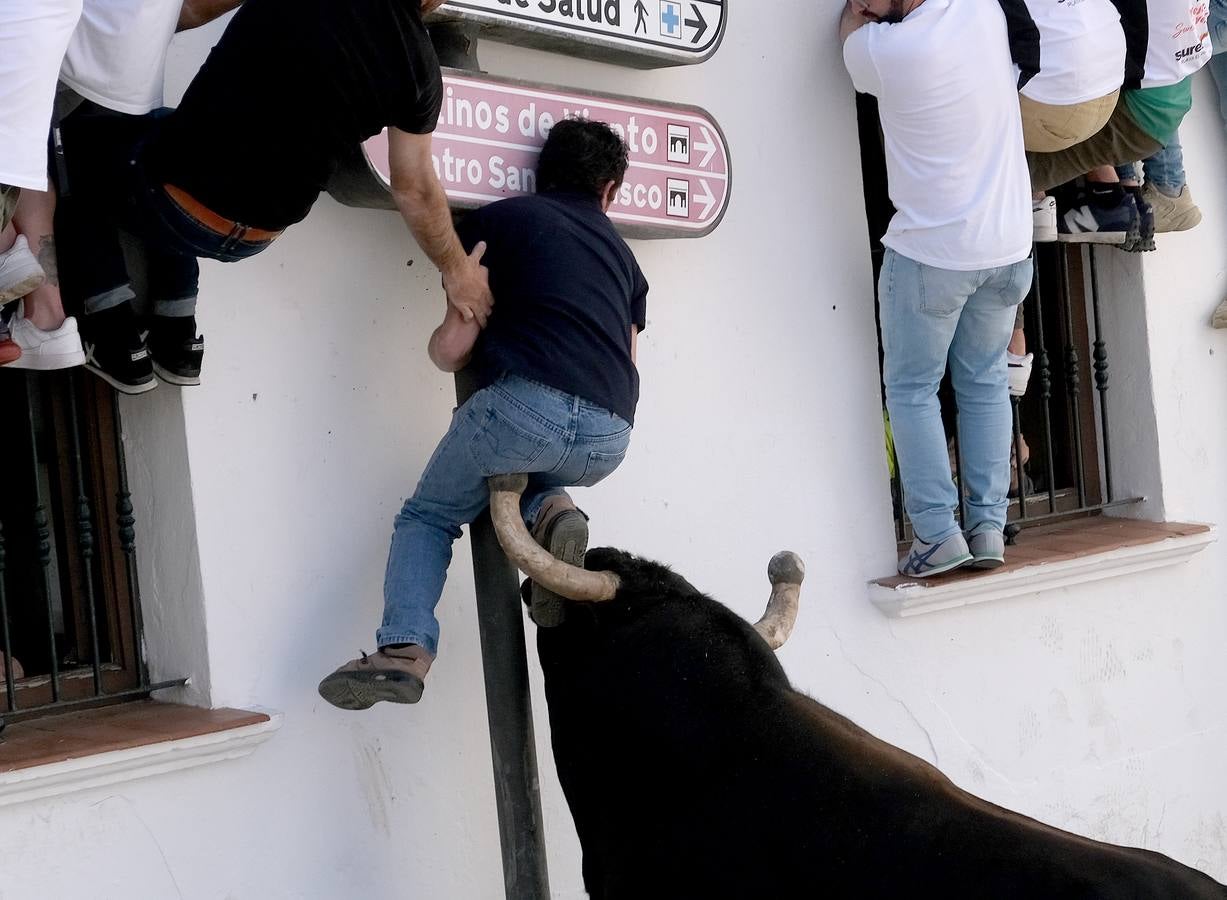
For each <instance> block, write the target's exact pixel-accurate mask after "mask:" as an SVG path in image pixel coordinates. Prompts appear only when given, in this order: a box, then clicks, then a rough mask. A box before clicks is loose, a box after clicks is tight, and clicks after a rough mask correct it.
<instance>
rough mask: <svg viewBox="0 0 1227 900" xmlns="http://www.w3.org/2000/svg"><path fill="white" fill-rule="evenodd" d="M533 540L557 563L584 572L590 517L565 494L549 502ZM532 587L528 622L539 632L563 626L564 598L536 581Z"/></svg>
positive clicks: (538, 523) (535, 529) (542, 513)
mask: <svg viewBox="0 0 1227 900" xmlns="http://www.w3.org/2000/svg"><path fill="white" fill-rule="evenodd" d="M533 537H534V538H535V539H536V541H537V543H538V544H540V545H541V546H542V547H544V548H545V549H546V550H548V551H550V555H551V556H553V557H554V558H555V559H561V560H562V561H563V562H565V563H570V564H571V565H573V566H578V567H579V568H581V569H582V568H583V567H584V554H585V553H586V552H587V551H588V517H587V516H585V515H584V514H583V513H582V512H580V511H579V510H578V509H576V508H575V504H574V503H572V502H571V498H570V497H568V496H567V495H566V494H558V495H556V497H551V498H550V500H548V501H546V505H545V506H544V507H542V510H541V514H540V517H539V519H538V522H537V525H536V527H534V528H533ZM532 584H533V589H532V593H531V595H530V597H529V607H528V615H529V618H531V619H532V620H533V621H534V622H536V623H537V627H538V628H556V627H557V626H559V625H561V624H562V620H563V606H562V603H563V598H562V597H560V596H558V595H557V594H555V593H554V592H553V591H551V590H547V589H546V588H543V587H542V586H541V585H539V584H537V582H535V581H534V582H533V583H532Z"/></svg>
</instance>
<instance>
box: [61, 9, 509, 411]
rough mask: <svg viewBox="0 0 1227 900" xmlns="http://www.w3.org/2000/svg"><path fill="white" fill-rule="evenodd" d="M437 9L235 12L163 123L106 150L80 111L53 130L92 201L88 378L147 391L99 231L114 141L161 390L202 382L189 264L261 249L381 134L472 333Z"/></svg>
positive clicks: (482, 283)
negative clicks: (143, 273)
mask: <svg viewBox="0 0 1227 900" xmlns="http://www.w3.org/2000/svg"><path fill="white" fill-rule="evenodd" d="M440 2H441V0H247V2H246V3H244V4H243V6H242V7H241V8H240V9H239V11H238V13H237V14H236V15H235V17H234V19H233V20H232V21H231V22H230V24H229V25H228V27H227V28H226V31H225V33H224V34H223V35H222V38H221V40H220V42H219V43H218V44H217V46H216V47H214V48H213V51H212V52H211V53H210V54H209V58H208V59H207V60H206V61H205V64H204V66H203V67H202V68H201V70H200V72H199V73H198V74H197V75H196V77H195V78H194V79H193V81H192V84H191V86H190V87H189V88H188V91H187V93H186V95H185V96H184V98H183V102H182V103H181V104H180V106H179V108H178V109H177V110H175V111H174V112H173V113H170V114H169V115H166V116H164V117H161V118H156V119H154V120H153V121H152V124H151V125H148V123H147V127H145V128H143V129H138V132H140V133H138V134H136V135H132V134H131V133H130V132H131V129H130V126H125V127H127V128H128V132H129V133H128V134H126V135H119V136H117V137H115V138H114V139H111V138H110V137H109V136H108V131H107V129H110V135H114V134H115V124H114V123H113V122H111V123H107V122H106V121H105V117H99V116H98V115H96V113H97V111H96V110H92V109H90V108H88V107H87V108H86V109H84V110H83V111H81V112H80V114H74V115H73V116H71V117H69V119H68V120H66V121H65V123H64V125H63V135H64V143H65V152H66V154H67V155H68V159H69V177H70V181H72V180H73V176H74V166H75V167H77V169H78V170H79V171H80V172H83V174H84V177H83V178H81V179H79V180H80V182H81V183H82V184H83V189H84V190H85V191H86V193H87V194H88V195H91V196H92V199H93V201H94V202H93V203H92V204H89V208H90V210H91V212H93V213H94V216H92V217H91V216H86V217H84V218H85V224H84V225H83V226H82V227H83V228H85V229H87V230H86V231H85V232H84V233H81V232H80V231H79V230H78V233H77V234H76V235H75V237H76V240H75V241H73V247H72V250H73V251H75V253H76V256H77V258H76V259H74V260H73V265H74V268H76V269H78V270H79V271H80V278H79V284H78V287H77V291H76V293H78V294H80V295H81V299H82V301H83V302H84V304H85V308H86V311H87V312H88V313H89V315H87V316H86V318H85V322H84V327H85V330H86V333H87V334H86V337H87V343H88V344H90V345H91V359H90V362H89V365H90V366H91V367H92V368H94V370H95V371H97V372H99V374H101V375H103V377H105V378H106V379H107V380H108V381H110V382H111V383H112V384H114V385H115V386H116V387H117V388H119V389H120V390H126V391H129V392H132V393H139V392H140V391H142V390H146V389H148V387H149V386H151V385H152V384H153V383H154V382H153V367H151V366H150V361H149V359H148V354H147V353H146V352H145V347H144V345H143V343H142V341H141V339H140V337H139V336H138V333H137V323H136V319H135V316H134V314H133V312H132V309H131V306H130V304H129V302H128V301H129V299H130V298H131V297H132V291H131V290H130V288H129V287H128V283H127V273H126V271H125V270H124V268H123V265H122V257H120V256H118V255H117V253H116V250H115V248H116V242H115V239H114V237H113V236H112V237H111V238H110V239H109V240H108V239H107V238H106V235H105V234H104V233H100V232H105V231H106V226H107V224H108V220H110V222H111V223H112V224H113V220H114V218H115V217H116V216H115V208H114V207H115V206H116V203H115V187H114V185H113V184H112V183H109V182H114V181H115V180H117V179H118V173H116V172H115V168H114V167H115V166H116V162H115V159H116V154H115V153H113V152H112V153H109V154H108V153H106V152H102V153H99V152H96V151H98V150H99V148H100V146H101V147H103V148H107V147H108V146H110V147H113V146H115V145H116V144H118V145H119V146H120V147H122V148H123V151H122V153H123V155H122V156H121V157H120V158H119V159H120V161H119V163H118V166H119V168H120V169H121V170H122V173H123V175H122V184H121V185H120V189H121V191H122V192H123V193H124V195H125V196H124V197H123V201H122V207H121V209H120V211H119V215H118V218H119V220H120V222H121V224H124V225H126V226H128V227H129V228H131V229H132V230H135V231H136V232H137V233H138V234H139V235H140V236H141V237H143V238H144V239H145V240H146V242H147V243H148V244H149V246H150V253H151V284H150V287H151V294H152V296H151V299H152V300H153V301H154V310H155V313H157V314H156V315H155V316H154V317H153V320H152V323H151V333H150V350H151V351H152V353H153V363H155V364H157V371H158V373H159V374H160V375H162V377H163V378H164V379H165V380H168V381H172V382H175V383H180V384H184V383H195V381H196V377H195V376H197V375H198V373H199V364H200V353H202V352H203V346H202V345H201V343H200V341H199V339H198V338H197V337H196V331H195V319H194V309H195V295H196V276H197V269H196V257H198V256H205V257H209V258H212V259H218V260H221V261H223V262H234V261H237V260H240V259H244V258H246V257H249V256H252V255H254V254H256V253H258V252H260V251H261V250H263V249H264V248H265V247H267V246H268V245H269V244H270V243H271V242H272V241H273V240H274V239H275V238H276V237H277V236H278V235H279V234H280V233H281V232H282V231H283V230H285V229H286V228H287V227H289V226H290V225H293V224H294V223H296V222H299V221H301V220H302V219H304V218H305V217H306V215H307V213H308V212H309V211H310V209H311V206H312V204H313V203H314V202H315V200H316V198H317V197H318V196H319V194H320V191H321V190H323V188H324V186H325V185H326V184H327V182H328V179H329V176H330V175H331V173H332V171H333V169H334V167H335V165H336V161H337V159H338V158H340V157H341V155H342V154H343V153H345V152H346V151H348V150H351V149H352V148H353V147H354V146H356V145H358V144H359V143H361V142H362V141H363V140H365V139H366V138H368V137H371V136H372V135H374V134H377V133H379V132H380V131H381V130H382V129H384V128H385V127H386V128H387V129H388V142H389V157H390V159H389V162H390V166H391V174H392V194H393V197H394V198H395V201H396V204H397V207H398V208H399V209H400V211H401V214H402V216H403V217H404V219H405V222H406V224H407V225H408V226H409V229H410V231H411V232H412V233H413V236H414V237H415V238H416V239H417V241H418V243H419V244H420V245H421V247H422V249H423V250H424V251H425V253H426V255H427V256H428V257H429V258H430V259H431V261H432V262H434V263H435V265H437V266H438V267H439V269H440V271H441V272H442V273H443V282H444V286H445V287H446V289H447V293H448V296H449V298H450V300H451V302H452V303H454V304H455V305H456V307H457V309H458V310H459V311H460V312H461V313H462V315H463V316H464V317H465V318H466V319H473V318H475V319H476V320H477V321H478V322H482V323H484V321H485V319H486V317H487V316H488V315H489V311H490V306H491V303H492V299H491V296H490V292H489V289H488V287H487V284H486V273H485V270H484V268H483V267H482V266H481V265H480V258H481V253H480V251H477V252H474V253H473V254H472V255H467V254H466V253H465V252H464V249H463V247H462V246H461V244H460V241H459V239H458V237H457V236H456V233H455V230H454V229H453V227H452V224H451V214H450V211H449V209H448V203H447V198H446V195H445V194H444V192H443V188H442V186H441V185H440V184H439V180H438V178H437V176H436V175H435V171H434V165H433V161H432V158H431V152H430V142H431V132H432V131H433V130H434V127H435V123H436V120H437V118H438V115H439V109H440V105H441V103H442V96H443V95H442V79H441V76H440V73H439V63H438V60H437V59H436V57H435V53H434V49H433V47H432V46H431V43H430V39H429V36H428V35H427V33H426V28H425V26H424V25H423V23H422V15H423V14H424V13H425V12H429V11H430V10H432V9H434V8H435V7H436V6H438V5H439V4H440ZM107 166H111V167H112V168H111V170H110V172H111V173H112V175H113V176H114V177H112V178H107V177H106V176H107V174H108V172H107V169H106V168H105V167H107ZM91 167H92V168H93V170H92V171H91ZM82 205H85V204H82ZM83 211H84V210H83ZM108 212H109V213H110V215H109V216H108V215H107V213H108ZM95 219H96V220H97V221H98V227H96V228H93V230H92V231H91V230H89V229H90V228H91V226H90V225H89V222H90V221H91V220H95ZM112 230H113V229H112ZM66 255H67V254H66Z"/></svg>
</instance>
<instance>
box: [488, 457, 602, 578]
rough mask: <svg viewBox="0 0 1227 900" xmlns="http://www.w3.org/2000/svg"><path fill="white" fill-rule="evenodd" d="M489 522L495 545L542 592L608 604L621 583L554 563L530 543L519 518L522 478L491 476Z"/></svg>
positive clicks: (600, 573) (543, 550)
mask: <svg viewBox="0 0 1227 900" xmlns="http://www.w3.org/2000/svg"><path fill="white" fill-rule="evenodd" d="M489 484H490V518H491V519H493V520H494V530H495V532H496V533H497V534H498V542H499V543H500V544H501V545H502V547H503V552H504V553H506V554H507V558H508V559H510V560H511V561H512V563H514V564H515V567H516V568H517V569H519V570H520V571H521V572H523V573H524V574H525V575H527V576H528V577H529V578H531V579H532V580H533V581H535V582H537V584H539V585H541V586H542V587H543V588H547V589H549V590H551V591H553V592H554V593H555V594H558V595H559V596H560V597H566V598H567V599H568V600H612V599H613V598H614V596H615V595H616V594H617V593H618V587H619V585H620V584H621V581H620V580H619V579H618V576H617V575H615V574H614V573H613V572H589V571H588V570H587V569H581V568H579V567H577V566H572V565H570V564H568V563H565V562H563V561H562V560H560V559H555V558H554V556H553V555H552V554H551V553H550V552H549V551H548V550H546V549H545V548H544V547H542V546H541V545H540V544H538V543H537V542H536V541H534V540H533V538H532V535H530V534H529V533H528V529H527V528H525V527H524V519H523V518H521V516H520V495H521V494H523V493H524V488H525V487H526V486H527V485H528V476H526V475H495V476H494V477H493V478H491V479H489Z"/></svg>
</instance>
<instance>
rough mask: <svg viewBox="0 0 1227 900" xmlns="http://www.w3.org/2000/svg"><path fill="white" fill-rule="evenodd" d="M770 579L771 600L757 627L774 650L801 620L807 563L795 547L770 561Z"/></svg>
mask: <svg viewBox="0 0 1227 900" xmlns="http://www.w3.org/2000/svg"><path fill="white" fill-rule="evenodd" d="M767 578H768V580H770V582H771V599H770V600H768V601H767V610H766V611H765V612H764V613H763V617H762V618H761V619H759V620H758V621H757V622H755V623H754V630H755V631H757V632H758V633H759V634H761V635H762V636H763V640H765V641H766V642H767V645H768V646H769V647H770V648H771V649H772V650H779V649H780V647H782V646H784V642H785V641H787V640H788V636H789V635H790V634H792V627H793V625H795V624H796V622H797V609H798V607H799V605H800V601H801V582H802V581H804V580H805V563H804V562H802V560H801V557H799V556H797V554H795V553H793V552H792V551H791V550H781V551H780V552H779V553H777V554H776V555H775V556H773V557H771V562H770V563H768V564H767Z"/></svg>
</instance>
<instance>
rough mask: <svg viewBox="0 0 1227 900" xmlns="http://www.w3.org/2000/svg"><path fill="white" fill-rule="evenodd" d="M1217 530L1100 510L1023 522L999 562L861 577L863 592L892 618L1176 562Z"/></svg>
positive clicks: (1203, 545) (1199, 547) (1212, 538)
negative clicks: (1095, 514) (1045, 522)
mask: <svg viewBox="0 0 1227 900" xmlns="http://www.w3.org/2000/svg"><path fill="white" fill-rule="evenodd" d="M1217 537H1218V534H1217V531H1216V529H1215V528H1213V527H1212V526H1209V525H1188V524H1181V523H1173V522H1166V523H1165V522H1142V521H1138V520H1135V519H1116V518H1110V517H1106V516H1105V517H1100V518H1095V519H1082V520H1079V521H1076V522H1072V523H1071V522H1066V523H1063V524H1060V525H1049V526H1043V527H1038V528H1028V529H1026V530H1025V531H1023V532H1022V533H1021V534H1020V535H1019V538H1018V544H1017V545H1016V546H1013V547H1007V548H1006V564H1005V565H1004V566H1002V567H1001V568H999V569H995V570H993V571H991V572H974V571H970V570H961V571H959V572H956V573H952V574H951V575H947V576H938V577H937V578H934V579H931V580H921V579H916V578H905V577H903V576H894V577H891V578H881V579H878V580H877V581H871V582H870V583H869V599H870V600H872V601H873V603H874V605H875V606H877V607H878V609H880V610H881V611H882V612H883V613H884V614H886V615H887V616H890V617H892V618H906V617H908V616H918V615H921V614H922V613H929V612H937V611H938V610H942V609H954V608H956V607H960V606H970V605H971V604H973V603H986V602H988V601H990V600H1006V599H1009V598H1011V597H1021V596H1026V595H1030V594H1037V593H1040V592H1043V591H1049V590H1058V589H1060V588H1067V587H1072V586H1074V585H1078V584H1087V583H1090V582H1095V581H1103V580H1105V579H1108V578H1117V577H1119V576H1122V575H1131V574H1133V573H1135V572H1144V571H1146V570H1148V569H1157V568H1161V567H1164V566H1175V565H1179V564H1180V563H1183V562H1187V561H1188V560H1189V559H1190V558H1191V557H1192V556H1193V555H1194V554H1196V553H1197V552H1199V551H1201V550H1204V549H1205V548H1206V547H1207V546H1209V545H1210V544H1212V543H1213V542H1214V541H1215V540H1216V539H1217Z"/></svg>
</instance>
